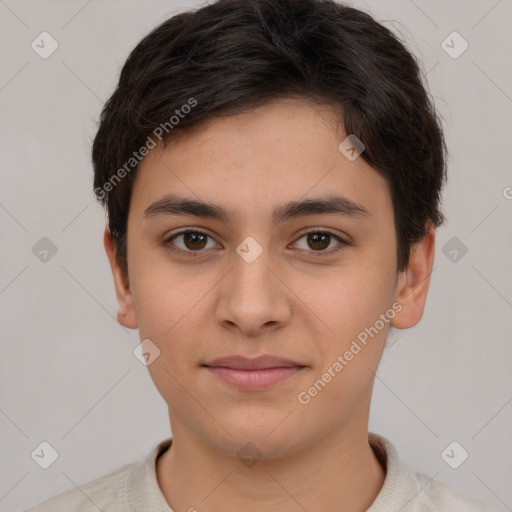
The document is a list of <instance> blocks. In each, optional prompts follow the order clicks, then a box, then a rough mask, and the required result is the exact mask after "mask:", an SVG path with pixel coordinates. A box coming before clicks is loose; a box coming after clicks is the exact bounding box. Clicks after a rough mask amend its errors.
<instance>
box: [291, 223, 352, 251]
mask: <svg viewBox="0 0 512 512" xmlns="http://www.w3.org/2000/svg"><path fill="white" fill-rule="evenodd" d="M302 240H304V242H303V241H302ZM332 242H335V243H334V244H333V243H332ZM336 242H337V243H336ZM348 245H350V244H349V243H348V242H345V240H343V239H342V238H341V237H340V236H338V235H336V234H334V233H331V232H330V231H326V230H323V231H322V230H320V229H317V230H316V231H311V232H309V233H304V234H303V235H302V236H301V237H300V238H299V239H298V240H297V242H295V244H294V246H295V247H297V248H298V249H302V250H304V251H306V252H307V253H309V254H308V256H310V257H315V256H329V255H333V254H334V253H336V252H338V251H340V250H342V249H343V248H345V246H348ZM329 248H330V249H329Z"/></svg>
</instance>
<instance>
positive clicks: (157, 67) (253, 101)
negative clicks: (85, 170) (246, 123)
mask: <svg viewBox="0 0 512 512" xmlns="http://www.w3.org/2000/svg"><path fill="white" fill-rule="evenodd" d="M291 96H298V97H303V98H305V99H309V100H312V101H315V100H320V101H321V102H322V103H328V104H330V105H332V107H333V110H335V111H339V112H340V119H341V122H342V123H343V125H344V129H345V132H346V134H353V135H355V136H356V137H357V138H358V139H360V140H361V141H362V142H363V143H364V145H365V150H364V152H363V153H362V155H361V156H362V158H364V159H365V160H366V162H368V164H370V165H371V166H372V167H373V168H374V169H375V170H376V171H377V172H379V173H380V174H381V175H382V176H384V177H385V179H386V180H387V181H388V183H389V184H390V187H391V193H392V200H393V208H394V222H395V230H396V236H397V262H398V263H397V264H398V269H397V270H398V271H400V270H404V269H405V268H406V267H407V264H408V261H409V255H410V249H411V247H412V246H413V245H414V244H415V243H417V242H419V241H420V240H421V239H422V238H423V237H424V236H425V234H426V232H427V229H428V227H429V225H431V224H432V225H434V226H436V227H437V226H439V225H440V224H442V223H443V221H444V217H443V215H442V213H441V211H440V208H439V201H440V194H441V189H442V186H443V183H444V181H445V180H446V146H445V141H444V137H443V133H442V129H441V124H440V121H439V118H438V116H437V114H436V112H435V109H434V105H433V101H432V100H431V98H430V96H429V94H428V93H427V91H426V89H425V87H424V85H423V83H422V76H421V71H420V67H419V65H418V63H417V61H416V59H415V57H414V56H413V55H412V54H411V53H410V52H409V51H408V50H407V49H406V48H405V46H404V45H403V44H402V42H400V40H399V39H398V38H397V36H395V35H394V34H393V33H392V32H391V31H390V30H388V29H387V28H385V27H384V26H383V25H381V24H379V23H378V22H377V21H375V20H374V19H373V18H372V17H371V16H370V15H368V14H366V13H365V12H363V11H360V10H358V9H355V8H352V7H348V6H345V5H342V4H339V3H337V2H335V1H333V0H279V1H275V0H219V1H217V2H216V3H213V4H210V5H206V6H204V7H201V8H199V9H196V10H194V11H188V12H183V13H180V14H178V15H176V16H173V17H171V18H169V19H168V20H166V21H165V22H164V23H162V24H161V25H159V26H158V27H156V28H155V29H154V30H153V31H152V32H151V33H149V34H148V35H147V36H145V37H144V38H143V39H142V40H141V41H140V42H139V44H138V45H137V46H136V47H135V48H134V49H133V51H132V52H131V53H130V55H129V57H128V59H127V61H126V63H125V64H124V66H123V68H122V70H121V74H120V78H119V83H118V85H117V88H116V90H115V92H114V93H113V94H112V96H111V97H110V99H109V100H108V101H107V103H106V104H105V106H104V108H103V111H102V113H101V119H100V125H99V129H98V132H97V134H96V137H95V139H94V143H93V148H92V160H93V165H94V187H95V193H96V197H97V198H98V199H99V200H100V202H101V203H102V204H103V206H104V207H105V208H106V211H107V216H108V226H109V231H110V234H111V236H112V237H113V238H114V241H115V244H116V255H117V261H118V262H119V264H120V266H121V268H122V269H123V270H124V272H125V274H126V275H127V276H128V267H127V254H126V251H127V245H126V232H127V218H128V211H129V204H130V197H131V190H132V185H133V180H134V178H135V173H136V170H137V164H138V161H139V159H140V155H139V154H137V155H138V159H135V157H134V155H135V152H136V150H138V149H139V148H143V147H144V146H145V145H147V143H148V141H149V140H150V139H151V136H152V134H153V135H155V133H157V134H160V137H159V138H161V139H162V140H163V141H164V143H165V142H167V141H168V140H170V138H171V137H172V136H173V134H174V133H177V132H178V131H184V130H186V129H188V128H192V127H195V126H197V125H198V124H200V123H202V122H203V121H205V120H208V119H209V118H211V117H212V116H214V115H235V114H237V113H241V112H243V111H246V110H248V109H253V108H256V107H258V106H261V105H263V104H264V103H266V102H269V101H271V100H274V99H276V98H280V97H283V98H284V97H291ZM192 101H193V102H195V103H191V102H192ZM185 105H188V106H191V105H195V106H194V107H193V108H188V109H185V108H184V106H185ZM186 110H188V111H187V113H186V115H181V114H184V112H185V111H186ZM173 117H174V118H175V120H176V119H178V117H179V121H178V122H177V123H176V122H172V118H173ZM159 127H160V128H159ZM164 131H165V133H164ZM160 132H161V133H160ZM127 162H131V164H132V165H131V167H133V171H131V169H130V168H127ZM123 168H124V171H122V169H123ZM130 171H131V172H130ZM116 173H117V174H116Z"/></svg>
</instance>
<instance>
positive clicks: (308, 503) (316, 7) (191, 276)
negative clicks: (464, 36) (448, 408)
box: [32, 0, 484, 512]
mask: <svg viewBox="0 0 512 512" xmlns="http://www.w3.org/2000/svg"><path fill="white" fill-rule="evenodd" d="M93 163H94V172H95V180H94V186H95V193H96V196H97V197H98V199H99V200H100V201H102V203H103V204H104V205H105V207H106V209H107V213H108V224H107V227H106V230H105V234H104V242H105V248H106V251H107V254H108V257H109V260H110V264H111V268H112V272H113V277H114V284H115V291H116V295H117V299H118V302H119V311H118V320H119V322H120V323H121V324H122V325H123V326H125V327H128V328H131V329H139V331H140V339H141V349H140V352H141V355H142V356H143V357H144V360H145V362H146V364H147V366H148V370H149V372H150V374H151V377H152V379H153V381H154V383H155V385H156V387H157V388H158V390H159V392H160V393H161V395H162V397H163V398H164V399H165V401H166V402H167V404H168V408H169V418H170V423H171V428H172V439H168V440H165V441H163V442H161V443H160V444H159V445H158V446H156V447H155V449H154V450H153V451H152V452H151V453H150V454H149V455H148V456H147V458H146V459H145V460H142V461H139V462H138V463H135V462H134V463H133V464H129V465H127V466H124V467H122V468H120V469H119V470H117V471H115V472H113V473H110V474H108V475H106V476H104V477H102V478H100V479H98V480H95V481H93V482H90V483H88V484H86V485H82V486H81V488H80V489H73V490H70V491H68V492H66V493H63V494H61V495H59V496H57V497H55V498H53V499H51V500H48V501H46V502H45V503H43V504H41V505H39V506H37V507H35V508H33V509H32V510H34V511H38V512H42V511H46V510H48V511H50V510H51V511H57V510H66V511H68V512H71V511H92V510H98V509H99V510H102V511H103V512H107V511H144V512H151V511H170V510H172V511H175V512H181V511H183V512H185V511H189V512H192V511H198V512H220V511H222V512H231V511H240V510H242V511H250V512H263V511H268V510H275V511H279V512H295V511H311V512H313V511H315V512H325V511H332V510H344V511H351V512H356V511H371V512H383V511H390V512H391V511H393V512H398V511H404V512H405V511H411V512H420V511H421V512H425V511H431V510H432V511H457V512H463V511H468V512H469V511H483V510H484V508H483V507H481V506H479V505H477V504H474V503H470V502H469V501H468V500H466V499H465V498H463V497H461V496H459V495H457V494H455V493H454V492H452V491H451V490H449V489H448V488H447V487H445V486H444V485H443V484H441V483H440V482H437V481H435V480H431V479H430V478H429V477H428V476H426V475H423V474H419V473H416V472H415V471H413V470H412V469H411V468H409V467H407V466H406V465H404V464H403V463H401V462H400V460H399V458H398V455H397V452H396V450H395V448H394V446H393V445H392V444H391V442H390V441H389V440H387V439H385V438H383V437H381V436H379V435H377V434H373V433H369V432H368V417H369V409H370V401H371V394H372V388H373V383H374V379H375V372H376V371H377V367H378V364H379V361H380V358H381V356H382V352H383V350H384V347H385V341H386V336H387V333H388V331H389V329H390V327H395V328H397V329H407V328H409V327H412V326H414V325H416V324H417V323H418V322H419V321H420V319H421V317H422V314H423V309H424V305H425V301H426V297H427V291H428V286H429V281H430V273H431V270H432V266H433V260H434V241H435V228H436V227H438V226H439V225H440V224H441V223H442V222H443V216H442V213H441V212H440V210H439V198H440V193H441V189H442V185H443V183H444V180H445V145H444V140H443V135H442V131H441V128H440V124H439V121H438V119H437V116H436V113H435V110H434V107H433V105H432V103H431V101H430V100H429V97H428V94H427V93H426V91H425V89H424V87H423V85H422V82H421V79H420V73H419V69H418V66H417V63H416V61H415V60H414V58H413V57H412V56H411V54H410V53H409V52H408V51H407V50H406V49H405V48H404V46H403V45H402V44H401V43H400V42H399V41H398V40H397V39H396V38H395V36H393V35H392V33H391V32H390V31H389V30H388V29H386V28H384V27H383V26H382V25H380V24H378V23H377V22H376V21H374V20H373V19H372V18H371V17H370V16H369V15H367V14H365V13H363V12H361V11H358V10H356V9H353V8H350V7H346V6H343V5H341V4H338V3H334V2H333V1H331V0H285V1H279V2H278V1H275V0H223V1H218V2H216V3H214V4H211V5H207V6H205V7H202V8H200V9H198V10H196V11H194V12H186V13H182V14H179V15H177V16H174V17H173V18H171V19H169V20H167V21H166V22H165V23H163V24H162V25H160V26H159V27H157V28H156V29H155V30H153V31H152V32H151V33H150V34H149V35H148V36H146V37H145V38H144V39H143V40H142V41H141V42H140V43H139V44H138V46H137V47H136V48H135V49H134V50H133V52H132V53H131V54H130V56H129V58H128V60H127V62H126V64H125V65H124V67H123V70H122V72H121V76H120V80H119V85H118V87H117V89H116V91H115V92H114V94H113V95H112V97H111V98H110V100H109V101H108V102H107V104H106V105H105V108H104V110H103V112H102V116H101V123H100V126H99V130H98V133H97V135H96V138H95V141H94V147H93Z"/></svg>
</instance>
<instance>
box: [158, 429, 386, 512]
mask: <svg viewBox="0 0 512 512" xmlns="http://www.w3.org/2000/svg"><path fill="white" fill-rule="evenodd" d="M385 475H386V472H385V470H384V468H383V467H382V466H381V464H380V462H379V460H378V459H377V457H376V455H375V453H374V452H373V450H372V448H371V446H370V444H369V442H368V433H367V429H366V428H362V429H361V428H360V429H358V430H353V429H352V430H351V429H348V430H344V431H342V432H339V431H337V432H335V433H330V434H327V435H325V436H324V437H323V438H322V439H321V440H315V442H314V444H313V445H312V446H310V447H307V448H304V449H302V450H301V451H299V452H296V453H294V454H292V455H290V456H288V457H283V458H280V459H272V460H263V459H262V460H259V461H258V462H257V463H256V464H254V465H252V466H250V467H247V466H245V465H244V464H242V463H241V462H240V460H238V459H237V458H234V457H231V456H228V455H226V454H225V453H223V452H220V451H219V450H218V449H216V448H214V447H212V446H211V445H210V444H208V443H205V441H204V440H201V439H198V438H196V437H194V435H193V434H191V433H190V432H189V431H187V430H182V429H181V428H176V427H174V428H173V442H172V445H171V448H170V449H169V450H167V451H166V452H165V453H164V454H163V455H162V456H161V457H160V458H159V459H158V462H157V477H158V482H159V485H160V488H161V490H162V492H163V494H164V496H165V498H166V500H167V502H168V503H169V504H170V506H171V508H173V510H192V511H193V510H194V509H196V510H198V511H202V510H203V511H208V512H221V511H222V512H234V511H237V512H238V511H239V510H251V511H254V512H260V511H261V512H263V511H267V510H269V509H270V510H272V509H273V510H279V511H280V512H292V511H293V512H296V511H297V510H300V509H303V510H304V509H305V510H317V511H327V510H338V509H339V504H340V503H343V509H344V510H351V511H354V512H356V511H361V512H364V511H366V510H367V509H368V508H369V507H370V505H371V504H372V503H373V501H374V500H375V498H376V497H377V495H378V493H379V491H380V490H381V488H382V485H383V483H384V478H385Z"/></svg>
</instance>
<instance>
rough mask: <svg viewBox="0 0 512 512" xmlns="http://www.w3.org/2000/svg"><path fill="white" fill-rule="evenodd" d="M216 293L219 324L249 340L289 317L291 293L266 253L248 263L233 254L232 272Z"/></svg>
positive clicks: (290, 312)
mask: <svg viewBox="0 0 512 512" xmlns="http://www.w3.org/2000/svg"><path fill="white" fill-rule="evenodd" d="M219 294H220V295H219V300H218V304H217V310H216V316H217V321H218V322H219V324H220V325H222V326H223V327H225V328H228V329H230V330H232V331H235V330H239V331H240V332H241V333H242V334H243V335H245V336H248V337H254V336H257V335H258V334H259V333H263V332H265V333H268V332H269V331H271V330H277V329H280V328H282V327H283V326H284V325H286V324H287V323H288V322H289V321H290V319H291V317H292V306H291V304H292V301H291V295H292V293H291V292H290V291H289V289H288V288H287V287H286V286H285V284H283V280H282V276H280V275H279V270H278V267H277V266H276V265H275V264H274V265H273V264H272V261H271V258H270V257H269V256H268V251H263V253H262V254H261V255H260V256H259V257H258V258H257V259H256V260H255V261H253V262H251V263H248V262H247V261H245V260H244V259H243V258H241V257H239V256H238V254H236V253H235V254H234V258H233V268H232V270H231V271H230V272H229V273H228V274H227V276H226V277H225V278H224V279H223V280H222V281H221V282H220V283H219Z"/></svg>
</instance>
